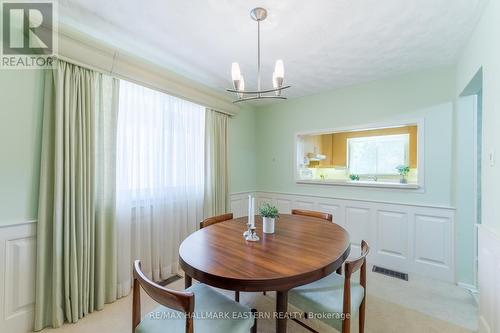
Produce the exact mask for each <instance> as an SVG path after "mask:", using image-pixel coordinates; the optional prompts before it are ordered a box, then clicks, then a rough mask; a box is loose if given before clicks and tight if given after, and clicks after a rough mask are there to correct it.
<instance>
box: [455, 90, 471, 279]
mask: <svg viewBox="0 0 500 333" xmlns="http://www.w3.org/2000/svg"><path fill="white" fill-rule="evenodd" d="M474 103H475V100H474V98H473V97H472V96H469V97H464V98H460V99H459V100H458V102H457V107H456V110H455V114H454V158H453V166H454V173H453V175H454V177H453V179H454V181H453V183H452V185H453V186H452V189H453V200H452V202H453V206H455V207H456V219H455V225H456V228H455V231H456V244H457V246H456V253H455V255H456V258H457V261H456V271H457V276H458V277H459V281H460V282H463V283H467V284H473V283H474V228H475V226H474V224H475V216H474V201H475V200H476V197H475V193H474V177H473V175H474V143H475V141H474V134H475V130H474V112H475V109H474V108H475V106H474Z"/></svg>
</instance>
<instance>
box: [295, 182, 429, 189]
mask: <svg viewBox="0 0 500 333" xmlns="http://www.w3.org/2000/svg"><path fill="white" fill-rule="evenodd" d="M296 183H297V184H315V185H332V186H353V187H376V188H392V189H408V190H418V189H420V188H421V187H420V185H418V184H413V183H412V184H401V183H395V182H382V181H380V182H379V181H366V180H358V181H350V180H345V181H342V180H330V181H328V180H297V181H296Z"/></svg>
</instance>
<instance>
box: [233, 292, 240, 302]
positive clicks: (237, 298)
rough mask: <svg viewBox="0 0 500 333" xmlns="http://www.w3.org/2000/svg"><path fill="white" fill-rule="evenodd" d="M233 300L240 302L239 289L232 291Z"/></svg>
mask: <svg viewBox="0 0 500 333" xmlns="http://www.w3.org/2000/svg"><path fill="white" fill-rule="evenodd" d="M234 300H235V301H236V302H238V303H239V302H240V292H239V291H235V292H234Z"/></svg>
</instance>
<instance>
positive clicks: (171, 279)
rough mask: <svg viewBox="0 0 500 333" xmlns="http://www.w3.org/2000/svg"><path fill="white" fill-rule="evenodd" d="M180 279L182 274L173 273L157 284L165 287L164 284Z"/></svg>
mask: <svg viewBox="0 0 500 333" xmlns="http://www.w3.org/2000/svg"><path fill="white" fill-rule="evenodd" d="M180 279H182V276H180V275H179V274H175V275H173V276H171V277H169V278H168V279H166V280H163V281H160V282H158V284H159V285H160V286H164V287H165V286H166V285H169V284H171V283H174V282H175V281H177V280H180Z"/></svg>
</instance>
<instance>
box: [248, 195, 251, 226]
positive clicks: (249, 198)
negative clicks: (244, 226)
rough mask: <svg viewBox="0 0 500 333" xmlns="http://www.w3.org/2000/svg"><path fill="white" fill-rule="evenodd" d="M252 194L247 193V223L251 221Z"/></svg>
mask: <svg viewBox="0 0 500 333" xmlns="http://www.w3.org/2000/svg"><path fill="white" fill-rule="evenodd" d="M251 216H252V196H251V195H248V223H252V218H251Z"/></svg>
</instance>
